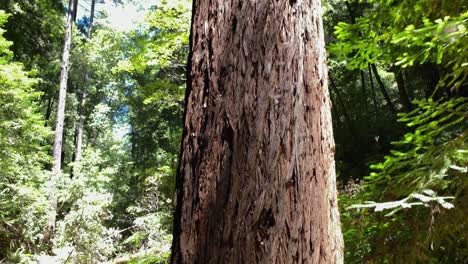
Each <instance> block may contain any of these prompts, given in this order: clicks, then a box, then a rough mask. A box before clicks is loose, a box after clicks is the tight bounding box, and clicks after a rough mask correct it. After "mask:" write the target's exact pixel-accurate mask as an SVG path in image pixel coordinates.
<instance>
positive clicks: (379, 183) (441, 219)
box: [0, 0, 468, 263]
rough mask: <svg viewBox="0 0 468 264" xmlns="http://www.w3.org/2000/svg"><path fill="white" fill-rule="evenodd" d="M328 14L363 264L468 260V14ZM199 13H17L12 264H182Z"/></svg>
mask: <svg viewBox="0 0 468 264" xmlns="http://www.w3.org/2000/svg"><path fill="white" fill-rule="evenodd" d="M289 2H299V1H289ZM294 4H295V3H294ZM322 6H323V29H324V34H325V42H326V50H327V64H328V90H329V96H330V98H331V101H332V102H331V103H332V108H331V111H332V121H333V134H334V140H335V145H336V148H335V163H336V176H337V185H338V192H339V211H340V217H341V229H342V232H343V238H344V243H345V251H344V258H345V263H466V262H468V248H467V247H468V242H467V237H466V224H467V218H466V216H467V215H468V211H467V208H468V204H467V202H468V197H467V190H466V188H467V186H468V181H467V172H468V169H467V166H468V154H467V153H468V149H467V144H466V143H467V120H466V115H467V111H468V101H467V99H466V96H467V85H468V80H467V76H468V62H467V60H468V49H467V47H466V43H468V31H467V27H468V10H467V4H466V1H463V0H438V1H433V0H409V1H388V0H375V1H358V0H349V1H342V0H323V1H322ZM116 14H120V17H118V16H117V18H116ZM123 18H126V19H123ZM191 18H192V1H189V0H167V1H166V0H154V1H143V0H140V1H138V0H133V1H130V0H128V1H127V0H114V1H100V0H71V1H53V0H2V1H1V2H0V263H169V262H170V255H171V245H172V240H173V231H174V230H173V221H174V219H173V217H174V216H173V215H174V193H175V187H176V174H177V170H178V164H179V157H180V151H181V141H182V134H183V126H184V125H183V119H184V114H185V112H184V111H185V109H184V107H185V103H186V102H185V99H186V98H185V97H186V86H187V85H186V84H187V80H186V79H187V77H186V74H187V69H186V66H187V57H188V56H189V53H190V52H189V51H190V44H191V43H190V41H189V35H190V23H191ZM123 20H126V21H127V20H128V21H127V22H128V23H122V21H123ZM132 20H135V21H134V22H133V23H131V21H132ZM242 25H243V26H245V25H244V23H243V22H242V21H237V20H236V23H234V24H233V25H232V27H231V30H232V31H236V30H239V28H241V26H242ZM245 28H246V27H245ZM198 29H200V30H201V31H200V32H202V31H203V30H204V29H201V27H199V28H198ZM243 30H245V29H243ZM304 38H306V37H304ZM295 48H297V47H288V49H295ZM215 49H216V47H215ZM246 49H247V48H246ZM67 54H68V55H67ZM251 57H255V56H251ZM65 61H68V62H67V63H64V62H65ZM228 71H229V69H224V72H223V71H221V74H225V75H228V74H230V72H228ZM246 78H247V77H246ZM248 78H250V77H248ZM259 78H260V77H258V79H259ZM200 107H201V108H203V107H204V106H203V105H200ZM205 107H206V106H205ZM224 119H226V118H224V117H223V118H221V119H220V120H221V121H222V122H224ZM58 128H60V129H58ZM229 133H232V132H230V131H227V130H226V131H223V135H224V136H225V137H229V135H228V134H229ZM226 135H227V136H226ZM270 215H271V212H268V211H265V212H263V213H262V218H265V219H267V220H268V219H270V218H271V217H268V216H270ZM266 222H268V221H266Z"/></svg>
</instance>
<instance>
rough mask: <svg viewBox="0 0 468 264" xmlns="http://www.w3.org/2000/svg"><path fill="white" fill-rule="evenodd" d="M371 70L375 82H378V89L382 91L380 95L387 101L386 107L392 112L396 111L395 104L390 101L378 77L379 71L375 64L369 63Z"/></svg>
mask: <svg viewBox="0 0 468 264" xmlns="http://www.w3.org/2000/svg"><path fill="white" fill-rule="evenodd" d="M371 68H372V71H373V72H374V76H375V79H376V80H377V83H378V84H379V88H380V91H381V92H382V95H383V96H384V98H385V101H386V102H387V105H388V108H389V109H390V112H392V113H393V114H394V113H396V109H395V106H394V105H393V103H392V99H390V96H389V95H388V92H387V89H385V84H384V83H383V82H382V79H381V78H380V75H379V72H378V71H377V67H376V66H375V64H371Z"/></svg>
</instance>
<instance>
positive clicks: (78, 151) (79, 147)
mask: <svg viewBox="0 0 468 264" xmlns="http://www.w3.org/2000/svg"><path fill="white" fill-rule="evenodd" d="M95 4H96V0H92V1H91V13H90V24H89V31H88V39H89V40H91V37H92V29H93V23H94V6H95ZM84 79H85V85H88V81H89V75H88V73H87V72H86V74H85V78H84ZM87 96H88V92H87V91H86V88H85V89H83V91H82V94H81V97H80V103H79V107H78V108H79V110H78V113H79V114H78V115H79V121H78V126H77V127H76V131H75V138H76V141H75V159H74V161H75V162H80V161H81V157H82V153H83V130H84V129H83V128H84V123H85V118H86V116H85V105H86V97H87ZM73 170H74V169H73ZM72 174H73V173H72Z"/></svg>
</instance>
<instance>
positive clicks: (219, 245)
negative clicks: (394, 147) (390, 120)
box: [172, 0, 343, 263]
mask: <svg viewBox="0 0 468 264" xmlns="http://www.w3.org/2000/svg"><path fill="white" fill-rule="evenodd" d="M193 12H194V13H193V21H192V34H191V54H190V63H189V70H188V76H187V78H188V87H187V97H186V114H185V121H184V135H183V141H182V152H181V159H180V167H179V170H178V176H177V194H176V213H175V217H174V218H175V222H174V241H173V252H172V253H173V254H172V263H342V262H343V241H342V235H341V228H340V221H339V213H338V208H337V198H336V195H337V194H336V186H335V185H336V184H335V163H334V157H333V156H334V141H333V136H332V122H331V113H330V98H329V93H328V89H327V81H328V80H327V67H326V56H325V43H324V36H323V28H322V19H321V7H320V1H319V0H303V1H291V0H278V1H241V0H228V1H226V0H196V1H194V9H193Z"/></svg>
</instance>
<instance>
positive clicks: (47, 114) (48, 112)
mask: <svg viewBox="0 0 468 264" xmlns="http://www.w3.org/2000/svg"><path fill="white" fill-rule="evenodd" d="M53 105H54V96H53V95H50V96H49V99H48V101H47V109H46V112H45V117H44V120H45V122H44V126H46V127H47V125H48V123H49V120H50V115H51V114H52V106H53Z"/></svg>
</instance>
